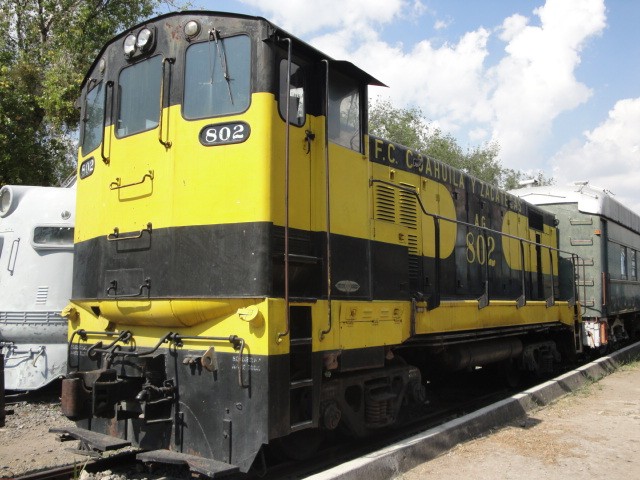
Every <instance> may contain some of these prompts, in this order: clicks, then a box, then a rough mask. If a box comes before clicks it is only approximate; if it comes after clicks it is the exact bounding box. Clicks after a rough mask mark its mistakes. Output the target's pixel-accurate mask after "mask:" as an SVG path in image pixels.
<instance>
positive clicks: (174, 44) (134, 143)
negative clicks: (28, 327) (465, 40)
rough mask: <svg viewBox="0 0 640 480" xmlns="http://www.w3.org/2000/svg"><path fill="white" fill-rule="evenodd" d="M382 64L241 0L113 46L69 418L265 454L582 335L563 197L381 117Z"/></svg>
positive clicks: (356, 430) (534, 362)
mask: <svg viewBox="0 0 640 480" xmlns="http://www.w3.org/2000/svg"><path fill="white" fill-rule="evenodd" d="M371 84H374V85H381V83H380V82H379V81H378V80H376V79H375V78H373V77H372V76H371V75H369V74H367V73H366V72H364V71H362V70H360V69H359V68H357V67H356V66H354V65H353V64H351V63H348V62H344V61H336V60H334V59H332V58H329V57H328V56H326V55H325V54H323V53H322V52H320V51H318V50H315V49H314V48H312V47H310V46H309V45H307V44H305V43H304V42H302V41H300V40H298V39H296V38H295V37H292V36H291V35H289V34H288V33H286V32H284V31H283V30H281V29H279V28H278V27H276V26H274V25H273V24H271V23H270V22H268V21H266V20H265V19H262V18H255V17H249V16H243V15H233V14H227V13H213V12H192V13H175V14H168V15H164V16H161V17H158V18H155V19H153V20H149V21H147V22H146V23H144V24H141V25H138V26H136V27H134V28H132V29H130V30H128V31H126V32H124V33H122V34H121V35H119V36H118V37H116V38H114V39H113V40H112V41H111V42H109V43H108V44H107V45H106V46H105V47H104V49H103V50H102V51H101V52H100V54H99V56H98V57H97V59H96V61H95V62H94V64H93V66H92V67H91V70H90V71H89V73H88V75H87V76H86V78H85V80H84V83H83V87H82V97H81V100H80V103H81V105H82V118H83V128H82V132H81V138H80V151H79V162H78V164H79V165H78V177H79V178H78V187H77V213H76V229H75V261H74V262H75V263H74V272H73V294H72V300H71V304H70V306H69V307H68V308H67V311H66V313H67V315H68V318H69V320H70V323H69V325H70V327H69V370H70V371H69V374H68V376H67V377H66V378H65V379H64V381H63V389H62V406H63V410H64V412H65V414H66V415H67V416H69V418H72V419H74V420H76V421H77V422H78V427H79V428H73V429H66V432H67V434H69V435H71V436H73V437H75V438H79V439H80V440H82V441H83V442H84V443H85V445H87V446H89V447H91V448H95V449H107V448H115V447H117V446H121V445H123V444H126V443H131V444H134V445H138V446H140V447H142V448H144V449H146V450H149V451H150V452H148V453H146V454H144V456H143V457H141V458H142V459H143V460H150V461H151V460H162V459H168V460H171V461H184V462H186V463H188V464H190V465H191V467H192V468H193V469H195V470H198V471H200V472H205V473H206V472H214V471H219V470H225V469H226V470H232V469H234V468H239V469H240V470H241V471H247V470H248V469H249V468H250V466H251V464H252V463H253V461H254V459H255V457H256V455H257V454H258V453H259V452H260V450H261V448H262V446H263V445H265V444H269V443H271V442H274V441H280V442H283V443H287V442H288V443H289V444H292V445H295V444H296V441H297V440H298V439H304V441H303V442H298V444H304V445H302V447H304V446H309V445H311V444H312V443H313V442H311V441H310V439H311V438H312V437H314V436H315V435H316V434H317V433H321V432H323V431H326V430H333V429H335V428H337V427H339V426H340V427H341V428H342V429H344V430H346V431H348V432H350V433H352V434H354V435H366V434H367V433H369V432H371V431H372V430H375V429H379V428H380V427H384V426H388V425H391V424H393V423H395V422H396V421H397V420H398V418H399V417H400V415H401V412H402V408H401V407H402V406H403V405H409V404H411V403H420V402H424V396H425V391H424V380H425V378H427V377H428V376H429V375H432V374H435V373H437V372H440V371H450V370H462V369H465V368H471V367H474V366H481V365H487V364H491V363H499V362H504V363H505V364H507V365H511V366H513V367H514V368H521V369H529V370H536V371H548V370H550V369H551V367H552V364H553V363H554V361H557V360H558V357H559V356H560V355H561V354H570V353H571V352H574V351H575V349H576V344H575V338H576V336H575V329H576V322H577V321H578V320H579V319H578V317H577V313H576V312H577V309H576V304H575V302H576V298H575V286H574V284H573V282H574V275H573V268H572V259H571V257H570V256H567V255H564V254H563V253H562V252H560V251H559V250H558V249H557V246H558V238H557V230H556V228H555V226H554V217H553V216H552V215H551V214H548V213H544V212H543V211H542V210H540V209H538V208H536V207H534V206H531V205H529V204H527V203H526V202H524V201H522V200H520V199H519V198H517V197H514V196H512V195H509V194H507V193H505V192H503V191H500V190H498V189H496V188H495V187H492V186H490V185H487V184H485V183H483V182H481V181H479V180H476V179H474V178H472V177H470V176H468V175H466V174H464V173H463V172H460V171H458V170H455V169H453V168H451V167H450V166H447V165H446V164H443V163H441V162H439V161H437V160H434V159H432V158H428V157H424V156H422V155H420V154H419V153H417V152H413V151H411V150H409V149H407V148H404V147H402V146H400V145H397V144H394V143H391V142H388V141H385V140H382V139H378V138H373V137H369V136H368V135H367V86H368V85H371ZM563 272H564V273H563ZM567 272H569V273H568V274H567V275H565V273H567ZM290 440H293V441H290Z"/></svg>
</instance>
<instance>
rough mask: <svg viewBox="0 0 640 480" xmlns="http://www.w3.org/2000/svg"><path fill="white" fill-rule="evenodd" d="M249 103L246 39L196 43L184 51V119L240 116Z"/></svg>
mask: <svg viewBox="0 0 640 480" xmlns="http://www.w3.org/2000/svg"><path fill="white" fill-rule="evenodd" d="M250 100H251V41H250V39H249V37H248V36H247V35H238V36H235V37H228V38H221V39H219V40H218V41H217V42H216V41H214V40H213V39H212V40H210V41H208V42H203V43H196V44H194V45H191V46H190V47H189V49H188V50H187V56H186V66H185V80H184V104H183V111H182V114H183V116H184V118H186V119H196V118H207V117H215V116H220V115H229V114H232V113H240V112H244V111H245V110H246V109H247V108H249V102H250Z"/></svg>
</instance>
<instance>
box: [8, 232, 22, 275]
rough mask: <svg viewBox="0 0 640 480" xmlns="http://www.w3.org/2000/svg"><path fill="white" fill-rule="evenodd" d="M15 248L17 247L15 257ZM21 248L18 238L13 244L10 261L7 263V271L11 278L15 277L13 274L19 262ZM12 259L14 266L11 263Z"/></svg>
mask: <svg viewBox="0 0 640 480" xmlns="http://www.w3.org/2000/svg"><path fill="white" fill-rule="evenodd" d="M14 247H15V255H14ZM19 248H20V239H19V238H16V239H15V240H14V241H13V242H11V251H10V252H9V261H8V262H7V271H8V272H9V275H11V276H13V272H14V271H15V269H16V261H17V260H18V249H19ZM12 258H13V264H12V263H11V259H12Z"/></svg>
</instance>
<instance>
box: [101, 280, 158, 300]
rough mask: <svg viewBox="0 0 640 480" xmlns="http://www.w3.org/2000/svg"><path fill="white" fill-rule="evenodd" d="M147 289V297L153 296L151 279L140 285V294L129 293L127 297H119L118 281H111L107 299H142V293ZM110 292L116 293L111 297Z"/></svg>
mask: <svg viewBox="0 0 640 480" xmlns="http://www.w3.org/2000/svg"><path fill="white" fill-rule="evenodd" d="M145 288H146V289H147V297H148V296H149V295H150V294H151V279H150V278H145V279H144V283H143V284H142V285H140V290H139V291H138V293H129V294H126V295H118V281H117V280H111V283H110V285H109V288H107V297H109V298H116V299H118V298H135V297H141V296H142V291H143V290H144V289H145ZM109 292H114V294H113V295H109Z"/></svg>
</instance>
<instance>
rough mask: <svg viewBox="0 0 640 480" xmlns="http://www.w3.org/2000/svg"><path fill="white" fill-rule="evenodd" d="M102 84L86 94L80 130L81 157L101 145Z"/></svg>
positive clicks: (102, 124)
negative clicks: (82, 124) (82, 122)
mask: <svg viewBox="0 0 640 480" xmlns="http://www.w3.org/2000/svg"><path fill="white" fill-rule="evenodd" d="M104 90H105V89H104V83H102V82H100V83H98V84H97V85H96V86H94V87H93V88H92V89H91V90H89V92H88V93H87V97H86V101H85V106H84V118H83V121H84V127H83V130H82V132H83V133H82V155H87V154H88V153H89V152H92V151H93V150H95V149H96V148H98V145H100V143H102V135H103V133H104V132H103V130H104Z"/></svg>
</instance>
